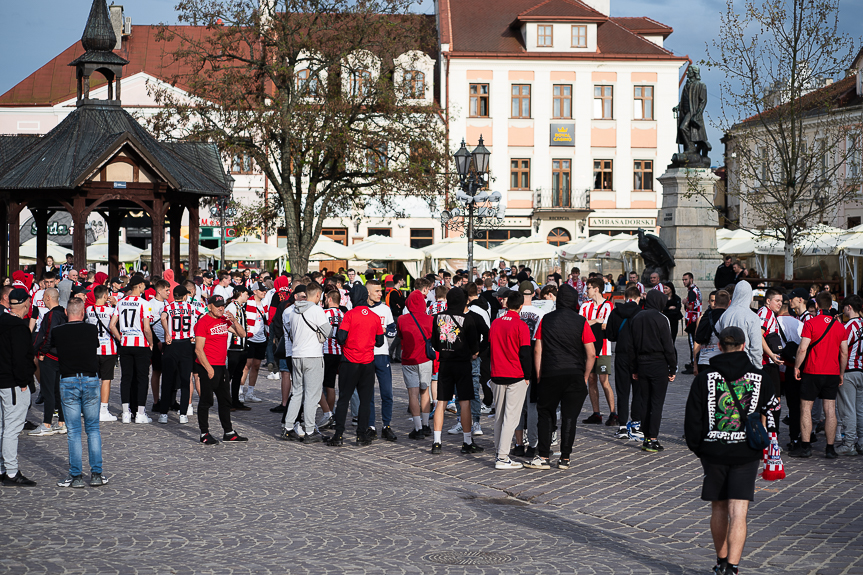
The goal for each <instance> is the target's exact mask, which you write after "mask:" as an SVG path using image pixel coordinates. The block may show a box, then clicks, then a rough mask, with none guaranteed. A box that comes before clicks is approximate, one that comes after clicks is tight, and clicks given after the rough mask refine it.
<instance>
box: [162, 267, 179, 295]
mask: <svg viewBox="0 0 863 575" xmlns="http://www.w3.org/2000/svg"><path fill="white" fill-rule="evenodd" d="M162 279H163V280H165V281H166V282H168V283H169V284H171V287H170V288H169V289H168V302H169V303H170V302H173V301H174V288H175V287H177V285H178V284H177V282H175V281H174V270H171V269H167V270H165V273H163V274H162Z"/></svg>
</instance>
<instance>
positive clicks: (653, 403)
mask: <svg viewBox="0 0 863 575" xmlns="http://www.w3.org/2000/svg"><path fill="white" fill-rule="evenodd" d="M638 387H640V393H641V397H642V400H643V401H644V417H643V418H642V420H641V431H642V432H643V433H644V438H645V439H655V438H657V437H659V425H660V424H661V423H662V408H663V407H664V406H665V394H666V392H667V391H668V365H667V364H666V363H665V362H664V361H659V362H644V361H642V360H641V359H639V365H638Z"/></svg>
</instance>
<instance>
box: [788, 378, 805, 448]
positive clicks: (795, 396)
mask: <svg viewBox="0 0 863 575" xmlns="http://www.w3.org/2000/svg"><path fill="white" fill-rule="evenodd" d="M785 405H787V406H788V419H789V420H790V421H789V422H788V435H789V436H790V437H791V441H797V440H798V439H800V380H799V379H796V378H795V377H794V367H792V366H788V367H787V368H785ZM803 439H805V440H806V441H809V439H810V438H808V437H804V438H803Z"/></svg>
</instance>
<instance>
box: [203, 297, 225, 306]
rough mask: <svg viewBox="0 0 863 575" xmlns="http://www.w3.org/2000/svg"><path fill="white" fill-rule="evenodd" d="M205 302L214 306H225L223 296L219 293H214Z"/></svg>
mask: <svg viewBox="0 0 863 575" xmlns="http://www.w3.org/2000/svg"><path fill="white" fill-rule="evenodd" d="M207 303H208V304H210V305H214V306H216V307H224V306H225V298H223V297H222V296H220V295H214V296H212V297H211V298H210V299H208V300H207Z"/></svg>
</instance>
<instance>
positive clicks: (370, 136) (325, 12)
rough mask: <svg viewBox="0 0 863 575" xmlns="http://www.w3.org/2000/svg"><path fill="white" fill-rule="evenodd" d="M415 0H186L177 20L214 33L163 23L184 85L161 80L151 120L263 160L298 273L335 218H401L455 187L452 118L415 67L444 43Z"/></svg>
mask: <svg viewBox="0 0 863 575" xmlns="http://www.w3.org/2000/svg"><path fill="white" fill-rule="evenodd" d="M412 4H413V2H412V0H361V1H356V0H261V8H260V9H259V7H258V1H257V0H180V3H179V4H178V6H177V10H178V11H179V13H180V15H179V20H180V22H187V23H191V24H196V25H199V26H204V27H205V28H204V29H203V30H204V31H203V32H202V31H201V30H202V28H200V27H198V28H195V27H182V26H179V27H171V26H163V27H162V29H161V30H160V34H159V38H160V40H163V41H164V42H165V44H164V47H165V48H164V49H165V52H166V58H167V61H169V62H176V63H178V64H179V70H181V71H180V72H179V73H177V74H175V75H173V76H172V77H171V78H170V83H171V84H172V85H179V86H181V87H183V89H184V91H185V92H186V94H187V95H177V92H176V91H174V90H171V89H169V88H167V87H160V86H154V87H153V88H152V90H151V93H152V95H153V96H154V98H155V99H156V101H157V103H158V104H160V105H161V106H163V109H162V110H161V112H160V113H159V114H158V115H157V116H155V117H154V118H153V119H152V120H151V127H152V128H153V129H154V130H156V131H157V132H159V133H162V134H169V135H172V136H174V137H187V138H199V139H206V140H210V141H215V142H217V143H218V144H219V145H220V146H221V147H222V149H224V150H225V151H226V152H227V153H228V154H245V155H248V156H250V157H251V158H253V160H254V162H255V164H257V166H259V167H260V169H261V170H262V171H263V173H264V175H265V176H266V177H267V178H268V179H269V181H270V183H271V185H272V187H273V188H274V189H275V191H276V192H277V194H278V197H279V199H280V200H281V201H280V202H279V203H280V205H281V206H283V211H284V225H285V229H286V234H287V248H288V256H289V259H290V262H291V269H292V270H293V271H295V272H300V273H303V272H305V271H306V270H307V266H308V257H309V254H310V252H311V249H312V247H313V246H314V244H315V242H316V241H317V239H318V237H319V236H320V233H321V228H322V226H323V221H324V219H325V218H326V217H329V216H338V215H348V214H350V213H352V212H353V213H356V212H357V211H359V212H361V211H362V210H363V209H364V208H365V207H366V206H367V205H374V206H376V208H377V209H378V210H384V211H387V212H389V213H392V214H393V215H396V216H399V215H402V213H403V212H402V207H401V206H400V204H401V205H403V204H404V202H399V199H400V198H404V197H405V196H414V197H420V198H423V199H424V200H426V201H428V202H429V205H433V204H434V203H435V202H436V201H437V199H439V198H440V196H441V194H442V193H443V190H444V189H445V186H446V177H444V176H441V175H439V174H440V173H442V172H444V170H445V168H444V166H445V161H446V160H445V156H446V155H447V154H448V150H447V144H446V132H445V126H444V122H443V119H442V116H441V115H440V111H439V108H438V106H437V104H435V103H434V101H433V98H427V97H426V96H428V94H429V93H430V90H428V86H429V85H430V84H429V83H430V82H431V81H432V77H431V76H432V74H431V73H427V74H422V73H421V72H419V70H420V69H421V68H422V67H421V66H419V65H418V64H419V63H420V62H421V61H423V62H426V63H428V62H429V61H430V60H429V59H428V56H427V54H428V53H429V52H431V53H434V52H435V51H436V48H435V46H436V39H435V36H434V19H433V17H430V16H423V15H418V14H412V13H410V11H409V10H410V8H411V5H412ZM259 215H263V219H264V220H267V221H269V220H271V219H272V214H271V210H270V209H269V208H268V207H267V206H264V208H263V210H262V212H261V214H259ZM254 219H255V218H254V217H252V218H251V221H253V220H254Z"/></svg>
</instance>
